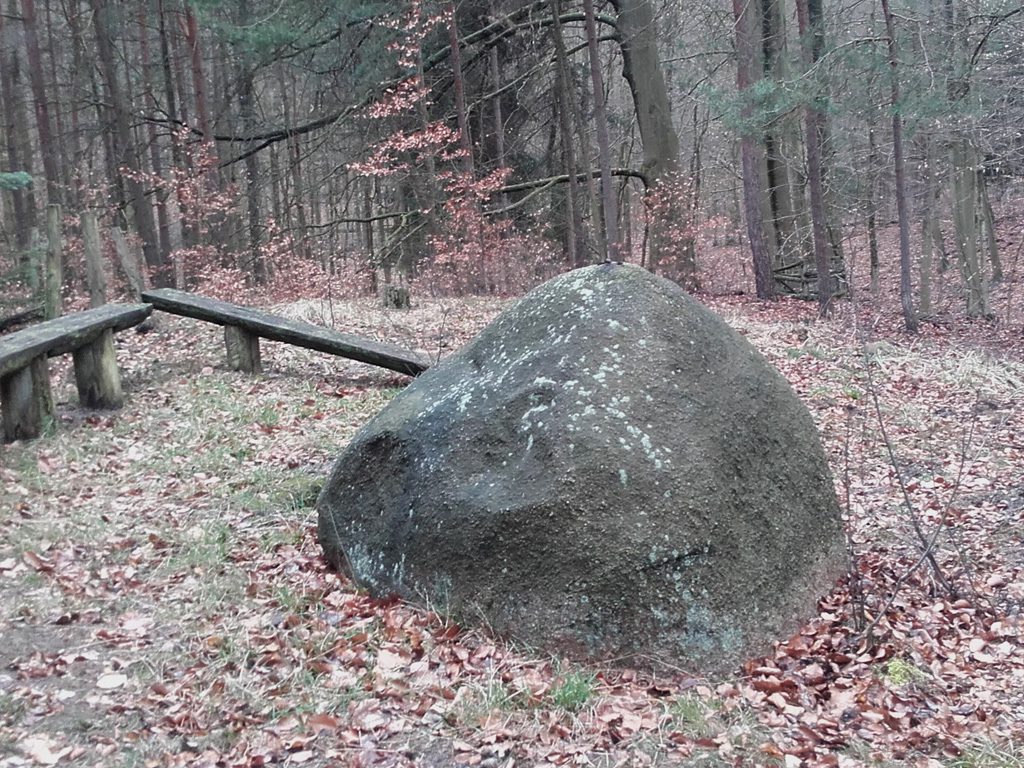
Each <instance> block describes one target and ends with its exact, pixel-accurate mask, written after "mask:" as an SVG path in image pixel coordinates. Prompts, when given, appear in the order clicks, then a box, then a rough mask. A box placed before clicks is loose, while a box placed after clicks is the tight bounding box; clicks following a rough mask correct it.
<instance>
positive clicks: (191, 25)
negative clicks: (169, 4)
mask: <svg viewBox="0 0 1024 768" xmlns="http://www.w3.org/2000/svg"><path fill="white" fill-rule="evenodd" d="M182 5H183V7H184V10H185V41H186V43H187V44H188V51H189V56H190V58H191V62H192V94H193V97H194V98H195V106H196V119H197V120H198V121H199V131H200V132H201V133H202V134H203V139H204V140H205V141H209V142H212V141H213V132H212V130H211V127H210V112H209V110H208V109H207V106H206V75H205V73H204V72H203V55H202V50H201V49H200V47H199V26H198V24H196V15H195V13H193V12H192V6H191V5H190V4H189V3H188V0H185V2H183V3H182Z"/></svg>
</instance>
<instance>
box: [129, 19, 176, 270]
mask: <svg viewBox="0 0 1024 768" xmlns="http://www.w3.org/2000/svg"><path fill="white" fill-rule="evenodd" d="M137 19H138V29H139V55H140V58H141V64H142V89H143V94H144V96H145V97H147V98H149V99H151V100H152V99H154V97H155V94H154V92H153V72H152V70H153V64H152V62H151V60H150V56H149V30H148V29H147V28H146V7H145V6H144V5H140V6H139V13H138V17H137ZM146 139H147V141H148V142H149V162H150V165H151V166H152V169H153V175H154V176H155V177H156V178H158V179H160V182H161V186H160V188H159V189H158V190H157V192H156V221H157V236H158V238H159V242H160V260H161V261H162V262H164V263H165V264H167V263H169V262H170V260H171V222H170V217H169V216H168V214H167V190H166V189H164V187H163V178H164V169H163V161H162V159H161V157H160V142H159V141H158V138H157V134H156V123H155V122H153V121H148V122H147V123H146Z"/></svg>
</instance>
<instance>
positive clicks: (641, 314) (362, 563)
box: [318, 264, 845, 674]
mask: <svg viewBox="0 0 1024 768" xmlns="http://www.w3.org/2000/svg"><path fill="white" fill-rule="evenodd" d="M318 508H319V537H320V542H321V544H322V546H323V548H324V551H325V554H326V556H327V559H328V561H329V562H330V563H331V564H332V565H334V566H335V567H337V568H339V569H341V570H343V571H345V572H347V573H349V574H351V575H352V576H354V578H355V579H356V580H357V581H358V582H359V583H361V584H363V585H365V586H366V587H368V588H369V589H370V590H371V591H372V592H373V593H376V594H379V595H384V594H392V593H397V594H399V595H401V596H403V597H405V598H408V599H410V600H414V601H419V602H424V603H427V604H429V605H431V606H432V607H434V608H435V609H438V610H441V611H449V612H451V613H452V614H454V615H455V616H456V617H460V618H462V619H463V620H466V621H481V620H482V621H485V622H486V623H487V624H488V625H489V626H490V627H491V628H493V629H494V630H497V631H498V632H499V633H504V634H508V635H511V636H512V637H514V638H516V639H518V640H520V641H523V642H525V643H527V644H529V645H533V646H535V647H540V648H544V649H547V650H552V651H559V652H563V653H566V654H568V655H570V656H572V657H577V658H588V659H599V658H618V659H622V660H623V661H624V662H625V663H629V664H641V665H657V663H658V662H668V663H671V664H674V665H680V664H681V665H683V666H685V667H687V668H689V669H692V670H694V671H699V672H703V673H708V674H711V673H715V672H719V671H722V670H726V669H728V668H729V667H730V666H732V665H734V664H735V663H736V662H737V661H739V660H741V659H742V658H744V657H746V656H747V655H749V654H752V653H755V652H757V651H758V650H762V649H763V648H764V647H765V646H766V645H767V643H768V641H769V640H771V639H772V638H778V637H781V636H782V633H785V632H788V631H790V630H791V629H793V628H794V627H795V625H796V623H797V621H798V620H800V619H804V618H806V617H807V616H808V615H810V614H811V613H812V612H813V608H814V605H815V600H816V597H817V596H819V595H820V594H821V593H822V592H824V591H826V590H827V589H828V588H829V586H830V584H831V583H832V581H833V580H834V579H835V578H836V577H837V576H839V575H841V573H842V572H843V568H844V563H845V557H844V554H843V543H842V541H843V540H842V534H841V523H840V515H839V509H838V506H837V504H836V499H835V493H834V488H833V484H832V480H831V478H830V475H829V471H828V467H827V465H826V461H825V457H824V454H823V451H822V448H821V444H820V441H819V438H818V434H817V431H816V429H815V426H814V424H813V422H812V420H811V417H810V415H809V414H808V412H807V410H806V408H805V407H804V406H803V404H801V403H800V402H799V400H798V399H797V397H796V395H795V394H794V393H793V391H792V390H791V389H790V387H789V385H788V383H787V382H786V381H785V380H784V379H783V378H782V376H780V375H779V373H778V372H777V371H776V370H775V369H774V368H772V367H771V366H770V365H769V364H768V363H767V362H766V361H765V360H764V359H763V358H762V357H761V356H760V355H759V354H758V353H757V352H756V351H755V350H754V348H753V347H752V346H751V345H750V344H749V343H748V342H747V341H746V340H745V339H743V338H742V337H741V336H740V335H739V334H737V333H736V332H735V331H733V330H732V329H731V328H729V327H728V326H727V325H726V324H725V323H724V322H723V321H722V320H721V319H719V318H718V317H717V316H716V315H714V314H713V313H712V312H710V311H708V310H707V309H705V308H704V307H702V306H701V305H700V304H698V303H697V302H696V301H694V300H693V299H691V298H690V297H689V296H687V295H686V294H685V293H684V292H683V291H682V290H681V289H680V288H678V287H677V286H676V285H675V284H673V283H670V282H668V281H667V280H663V279H661V278H658V277H655V276H653V275H651V274H650V273H648V272H647V271H645V270H643V269H640V268H638V267H634V266H629V265H614V264H606V265H599V266H593V267H586V268H583V269H579V270H576V271H574V272H570V273H568V274H565V275H562V276H560V277H557V278H555V279H554V280H551V281H550V282H548V283H546V284H544V285H542V286H541V287H539V288H538V289H536V290H534V291H533V292H531V293H530V294H529V295H527V296H526V297H525V298H523V299H522V300H521V301H520V302H519V303H518V304H516V305H515V306H514V307H512V308H511V309H509V310H508V311H506V312H505V313H504V314H502V315H501V316H500V317H498V318H497V319H496V320H494V322H492V323H491V324H490V325H489V326H488V327H487V328H485V329H484V331H482V332H481V333H480V335H479V336H477V337H476V338H475V339H474V340H473V341H471V342H470V343H469V344H468V345H467V346H466V347H465V348H463V349H462V350H460V351H459V352H458V353H456V354H455V355H453V356H452V357H450V358H449V359H448V360H446V361H444V362H442V363H441V364H440V365H438V366H436V367H435V368H432V369H430V370H429V371H427V373H425V374H424V375H422V376H421V377H420V378H419V379H417V380H416V381H415V382H413V383H412V384H411V385H410V386H409V387H408V388H407V389H406V390H404V391H403V392H402V393H401V394H399V395H398V397H396V398H395V400H394V401H393V402H392V403H390V404H389V405H388V406H387V407H386V408H385V409H384V410H383V411H381V413H380V414H379V415H378V416H377V417H376V418H374V419H373V420H372V421H371V422H370V423H369V424H367V425H366V426H365V427H364V428H363V429H362V430H361V431H360V432H359V433H358V434H357V435H356V436H355V437H354V438H353V440H352V442H351V444H350V445H349V446H348V448H347V449H346V450H345V451H344V453H343V454H342V455H341V457H340V458H339V459H338V461H337V463H336V464H335V466H334V468H333V470H332V472H331V475H330V478H329V479H328V481H327V484H326V485H325V488H324V490H323V492H322V494H321V496H320V499H319V502H318Z"/></svg>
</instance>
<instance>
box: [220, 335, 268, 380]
mask: <svg viewBox="0 0 1024 768" xmlns="http://www.w3.org/2000/svg"><path fill="white" fill-rule="evenodd" d="M224 345H225V346H226V347H227V350H228V367H229V368H231V370H233V371H245V372H246V373H260V372H261V371H262V370H263V364H262V363H261V362H260V337H259V336H255V335H253V334H251V333H249V332H248V331H246V330H244V329H242V328H239V327H237V326H234V325H225V326H224Z"/></svg>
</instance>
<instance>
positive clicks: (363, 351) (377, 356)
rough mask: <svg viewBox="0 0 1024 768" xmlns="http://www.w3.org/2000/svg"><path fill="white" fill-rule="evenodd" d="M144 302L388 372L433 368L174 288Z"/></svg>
mask: <svg viewBox="0 0 1024 768" xmlns="http://www.w3.org/2000/svg"><path fill="white" fill-rule="evenodd" d="M142 299H143V301H148V302H150V303H151V304H152V305H153V306H154V307H156V308H157V309H159V310H163V311H164V312H170V313H172V314H176V315H184V316H185V317H192V318H195V319H196V320H205V321H206V322H208V323H216V324H217V325H224V326H235V327H238V328H241V329H242V330H244V331H246V332H248V333H250V334H252V335H254V336H259V337H261V338H265V339H270V340H271V341H281V342H284V343H286V344H294V345H295V346H299V347H306V348H307V349H315V350H316V351H318V352H326V353H328V354H331V355H338V356H339V357H347V358H350V359H352V360H358V361H360V362H363V363H369V364H370V365H376V366H380V367H381V368H387V369H388V370H392V371H397V372H398V373H405V374H408V375H410V376H416V375H418V374H420V373H422V372H423V371H425V370H426V369H427V368H428V367H429V363H427V362H426V361H424V360H423V359H422V358H421V357H420V356H419V355H416V354H414V353H412V352H409V351H407V350H404V349H402V348H400V347H396V346H393V345H391V344H382V343H380V342H376V341H371V340H369V339H363V338H360V337H358V336H352V335H350V334H347V333H341V332H339V331H335V330H333V329H331V328H325V327H323V326H320V325H313V324H312V323H305V322H302V321H300V320H288V319H287V318H283V317H278V316H277V315H273V314H270V313H269V312H262V311H260V310H258V309H251V308H249V307H240V306H238V305H236V304H230V303H228V302H226V301H218V300H217V299H210V298H207V297H205V296H197V295H196V294H194V293H188V292H186V291H178V290H175V289H173V288H158V289H156V290H152V291H144V292H143V294H142Z"/></svg>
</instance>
